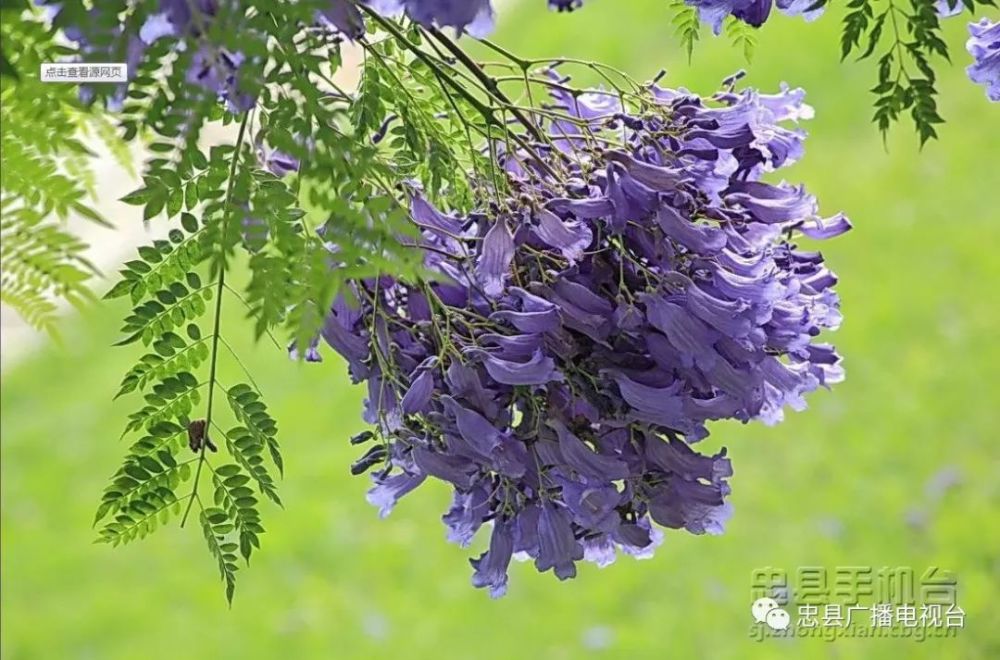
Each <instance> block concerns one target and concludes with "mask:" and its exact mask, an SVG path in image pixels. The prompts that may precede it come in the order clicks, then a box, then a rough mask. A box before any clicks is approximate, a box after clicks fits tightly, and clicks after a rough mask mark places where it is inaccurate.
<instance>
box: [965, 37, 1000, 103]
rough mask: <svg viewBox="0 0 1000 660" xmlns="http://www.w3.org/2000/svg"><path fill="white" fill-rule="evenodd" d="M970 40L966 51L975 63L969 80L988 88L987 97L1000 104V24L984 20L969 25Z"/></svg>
mask: <svg viewBox="0 0 1000 660" xmlns="http://www.w3.org/2000/svg"><path fill="white" fill-rule="evenodd" d="M969 35H970V36H969V40H968V41H967V42H966V43H965V48H966V50H968V51H969V55H972V59H973V63H972V64H970V65H969V66H968V68H967V69H966V72H967V73H968V74H969V79H970V80H971V81H972V82H974V83H979V84H980V85H984V86H985V87H986V96H987V98H989V100H990V101H993V102H994V103H998V102H1000V22H992V21H990V20H989V19H987V18H982V19H980V21H979V22H978V23H969Z"/></svg>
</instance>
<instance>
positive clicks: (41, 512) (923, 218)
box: [0, 0, 1000, 660]
mask: <svg viewBox="0 0 1000 660" xmlns="http://www.w3.org/2000/svg"><path fill="white" fill-rule="evenodd" d="M542 4H543V3H542V2H541V0H528V1H527V2H524V3H522V4H521V5H519V6H518V7H515V8H514V9H512V10H510V11H508V12H507V13H505V14H504V22H503V25H502V30H501V33H500V35H499V36H498V40H499V41H500V42H501V43H504V44H505V45H507V46H509V47H511V48H512V49H513V50H514V51H515V52H526V53H528V54H531V55H543V54H546V55H576V56H580V57H586V58H594V59H601V60H604V61H606V62H608V63H610V64H615V65H618V66H620V67H623V68H626V69H628V70H629V71H630V72H631V73H633V74H635V75H636V77H640V78H645V77H648V76H651V75H653V74H655V73H656V71H658V70H659V69H660V68H661V67H666V68H667V69H668V70H670V75H669V76H668V78H667V79H666V81H665V83H666V84H671V85H675V86H686V87H689V88H691V89H694V90H696V91H699V92H709V91H711V90H713V89H715V86H716V84H717V82H718V81H719V80H721V79H722V78H723V77H724V76H725V75H727V74H729V73H731V72H732V71H734V70H735V69H737V68H740V67H742V66H745V64H744V62H742V60H741V59H740V58H741V56H740V54H739V53H737V52H736V51H735V50H733V49H730V48H729V46H728V44H727V43H725V42H724V41H723V40H712V39H708V40H707V41H703V42H702V43H701V44H699V46H698V48H697V49H696V50H695V55H694V62H693V64H692V65H691V66H688V65H687V63H686V61H685V57H684V55H683V54H682V53H681V52H680V50H679V47H678V44H677V41H676V39H674V38H673V36H672V28H671V27H670V25H669V21H668V19H669V11H668V9H667V8H666V7H665V4H666V3H664V2H660V1H657V0H644V1H638V0H629V1H628V2H624V1H621V0H619V1H618V2H615V1H613V0H603V1H601V0H592V1H591V2H588V3H587V5H588V6H587V7H585V10H584V11H581V12H577V13H575V14H573V15H572V16H563V17H558V16H550V15H548V14H546V13H545V12H544V10H543V9H542V6H541V5H542ZM834 13H836V12H834ZM964 23H965V21H964V20H963V19H953V20H952V21H951V22H949V24H948V29H947V36H948V42H949V44H950V46H951V48H952V57H953V59H954V61H955V66H954V67H951V68H947V67H945V68H944V70H943V74H944V75H943V76H942V80H941V84H940V87H941V90H942V95H943V99H942V103H941V106H942V107H941V110H942V114H943V115H944V116H945V117H946V118H947V119H948V120H949V123H948V124H946V125H945V126H944V127H943V128H942V130H941V137H942V140H941V141H940V142H939V143H931V144H928V145H927V146H926V147H925V148H924V149H923V151H922V152H919V153H918V150H917V145H916V138H915V136H914V135H913V133H912V131H911V130H910V128H909V127H903V128H901V129H896V130H895V131H894V132H893V134H892V135H891V136H890V139H889V143H888V153H887V152H886V150H885V148H884V147H883V144H882V141H881V138H880V137H879V135H878V134H877V133H876V131H875V129H874V127H873V126H872V124H871V123H870V121H869V117H870V115H871V108H870V105H869V104H870V101H871V98H870V96H869V95H868V94H867V93H866V92H865V90H866V89H867V88H868V87H870V86H871V84H872V79H873V72H872V71H871V67H870V66H869V65H867V64H863V65H856V64H852V63H846V64H840V63H838V62H837V54H838V52H839V51H838V44H837V38H838V34H837V33H838V28H839V25H838V22H837V16H827V17H825V18H824V19H822V20H820V21H819V22H817V23H814V24H805V23H803V22H802V21H799V20H793V19H786V18H782V17H776V18H775V19H773V20H772V22H771V23H769V24H768V25H767V26H766V27H765V28H764V29H763V30H762V32H761V35H760V41H761V44H760V47H759V48H758V51H757V58H756V61H755V62H754V63H753V65H752V67H751V71H752V75H751V76H750V79H749V82H750V83H751V84H753V85H755V86H758V87H761V88H764V89H771V88H776V87H777V84H778V83H779V82H780V81H782V80H785V81H788V82H789V83H790V84H792V85H795V86H799V85H801V86H803V87H806V88H807V89H808V90H809V101H810V102H811V103H812V104H813V105H814V106H815V107H816V110H817V118H816V119H815V120H813V121H812V122H810V124H809V126H808V129H809V131H810V133H811V137H810V139H809V140H808V142H807V156H806V158H805V160H804V162H802V163H800V164H799V165H797V166H795V168H794V169H793V170H788V171H787V172H786V173H785V176H786V177H788V178H790V179H791V180H794V181H799V180H801V181H804V182H806V183H807V184H808V185H809V187H810V189H811V191H812V192H814V193H815V194H817V196H818V197H819V199H820V200H821V203H822V205H823V208H824V211H825V212H827V213H833V212H836V211H838V210H844V211H845V212H847V213H848V214H849V215H850V216H851V217H852V219H853V221H854V223H855V226H856V229H855V231H853V232H851V233H850V234H848V235H847V236H845V237H843V238H841V239H839V240H837V241H833V242H831V243H830V244H828V245H824V248H823V249H824V252H825V254H826V257H827V259H828V261H829V262H830V263H831V264H832V266H833V267H834V268H835V269H836V270H837V271H838V273H839V274H840V276H841V285H840V292H841V294H842V297H843V308H844V313H845V317H846V322H845V324H844V327H843V329H842V330H841V331H840V332H839V333H838V334H837V335H836V337H835V339H836V342H837V344H838V345H839V347H840V348H841V351H842V353H843V354H844V355H845V356H846V366H847V369H848V378H847V381H846V382H845V383H843V384H842V385H840V386H838V387H837V388H836V389H835V390H834V391H833V392H822V393H819V394H817V395H816V396H814V397H812V399H811V401H810V404H811V405H810V409H809V410H808V411H807V412H804V413H799V414H791V415H790V416H789V418H788V420H787V421H786V423H785V424H783V425H781V426H779V427H777V428H770V429H769V428H764V427H762V426H760V425H750V426H740V425H720V426H716V427H715V428H714V433H713V437H712V439H711V440H709V441H707V442H708V443H710V444H711V445H712V446H716V445H720V444H725V445H727V446H728V447H729V448H730V452H731V455H732V457H733V462H734V466H735V470H736V475H735V477H734V479H733V483H732V485H733V488H734V493H733V496H732V501H733V503H734V505H735V507H736V515H735V517H734V518H733V520H732V522H731V525H730V527H729V530H728V532H727V533H726V534H725V535H724V536H720V537H693V536H690V535H687V534H683V533H670V534H668V535H667V538H666V541H665V543H664V544H663V546H662V547H661V548H660V550H659V552H658V553H657V556H656V557H655V559H652V560H650V561H645V562H636V561H631V560H627V559H621V560H619V562H618V563H617V564H615V565H614V566H612V567H610V568H606V569H603V570H599V569H596V568H594V567H593V566H591V565H585V566H582V567H581V570H580V575H579V577H578V579H576V580H575V581H570V582H566V583H559V582H557V581H556V580H555V579H554V578H553V577H552V575H551V574H546V575H538V574H536V572H535V571H534V569H533V568H532V567H531V566H530V565H520V564H515V566H514V567H513V569H512V576H511V585H510V593H509V595H508V596H507V597H506V598H504V599H502V600H499V601H491V600H489V598H488V597H487V596H486V594H485V593H483V592H481V591H477V590H473V589H472V588H471V587H470V586H469V573H470V568H469V566H468V563H467V561H466V557H468V556H470V555H471V554H473V552H474V553H478V550H477V549H473V552H468V551H463V550H461V549H459V548H456V547H454V546H451V545H449V544H448V543H447V542H446V541H445V539H444V529H443V527H442V525H441V524H440V522H439V520H438V518H439V516H440V514H441V513H442V512H443V511H444V509H445V508H446V505H447V501H448V493H447V492H446V489H444V488H443V487H440V486H430V487H424V488H422V489H420V491H419V492H417V493H415V494H412V495H411V496H409V497H408V498H407V499H406V500H405V501H404V502H403V503H401V504H400V506H399V507H398V508H397V510H396V511H395V512H394V513H393V514H392V516H391V517H390V518H389V519H387V520H384V521H380V520H379V519H378V518H377V516H376V513H375V511H374V510H373V509H372V508H371V507H369V506H368V505H367V504H366V503H365V502H364V491H365V489H366V485H367V484H366V481H365V480H364V479H362V478H352V477H351V476H350V475H349V474H348V472H347V466H348V464H349V462H350V461H351V460H352V459H353V458H354V457H355V454H356V452H355V450H354V449H353V448H351V447H349V446H348V445H347V442H346V439H347V437H348V436H350V435H351V434H352V433H354V432H357V431H358V430H360V429H361V428H362V424H361V422H360V419H359V417H360V415H359V411H360V401H361V393H360V392H359V391H358V390H357V389H354V388H351V387H350V386H349V385H348V384H347V382H346V379H345V377H344V375H343V369H342V365H341V364H340V363H339V362H338V361H337V360H335V359H333V358H332V357H331V356H330V355H329V351H328V352H327V361H326V362H325V363H324V364H322V365H318V366H305V365H296V364H293V363H289V362H288V361H287V360H286V359H285V358H284V356H283V355H281V354H279V353H278V352H275V351H273V350H269V349H268V348H267V347H266V345H262V346H261V347H260V348H259V349H258V350H257V351H256V352H254V353H253V355H252V356H251V358H250V360H249V361H250V363H251V368H252V369H253V370H254V372H255V374H256V376H257V380H258V381H260V382H261V384H262V386H263V388H264V392H265V395H266V398H267V400H268V402H269V403H270V404H271V406H272V407H273V412H274V414H275V416H276V417H277V418H278V420H279V424H280V427H281V440H282V442H283V446H284V451H285V456H286V473H287V476H286V478H285V480H284V482H283V483H282V484H281V487H282V497H283V499H284V501H285V504H286V510H284V511H282V510H278V509H277V508H275V507H270V508H268V509H267V510H266V511H265V516H266V518H265V521H264V522H265V526H266V527H267V529H268V533H267V534H265V535H264V537H263V539H262V541H263V551H262V552H260V554H259V555H257V556H256V557H255V559H254V565H253V567H252V568H251V569H250V570H241V571H240V574H239V584H238V587H237V593H236V600H235V603H234V605H233V607H232V609H231V610H229V609H227V608H226V606H225V600H224V598H223V591H222V586H221V584H220V582H219V580H218V576H217V573H216V572H215V567H214V565H213V564H212V562H211V560H210V558H209V557H208V554H207V552H206V551H205V548H204V541H203V539H202V538H201V536H200V532H199V531H198V530H197V529H194V528H189V529H183V530H181V529H178V528H177V527H176V526H171V527H168V528H166V529H163V530H161V531H160V532H158V533H157V534H156V535H155V536H153V537H152V538H150V539H147V540H146V541H143V542H141V543H137V544H134V545H132V546H129V547H127V548H124V549H117V550H113V549H111V548H109V547H106V546H103V545H93V544H91V541H92V540H93V538H94V536H95V534H94V531H93V530H92V529H91V527H90V524H91V518H92V515H93V511H94V508H95V504H96V502H97V499H98V497H99V494H100V491H101V489H102V487H103V485H104V482H105V479H106V477H107V476H108V475H109V474H110V473H111V472H112V471H113V470H114V468H115V467H116V465H117V461H118V459H119V456H120V454H121V452H122V451H123V449H124V447H123V441H119V439H118V436H119V433H120V429H121V427H122V425H123V419H124V417H125V415H126V414H127V413H128V412H129V411H130V409H129V407H128V406H129V402H121V401H119V402H117V403H112V402H110V401H109V399H110V395H111V394H112V393H113V391H114V387H115V386H116V384H117V382H118V380H119V379H120V377H121V374H122V373H123V372H124V370H125V369H126V368H127V366H128V365H129V363H130V362H129V361H130V358H132V357H133V354H132V353H131V352H130V351H129V350H121V349H114V350H112V349H110V348H109V344H110V343H111V342H112V341H113V340H114V338H115V328H116V325H117V323H116V321H115V319H116V318H117V315H118V314H119V313H120V312H121V311H122V310H121V309H120V308H118V307H114V306H111V307H100V308H97V309H93V310H91V311H90V312H88V313H86V314H84V315H83V316H82V317H81V318H79V319H76V320H73V321H72V322H70V323H68V324H67V327H66V330H65V335H66V339H65V342H64V345H63V346H62V347H56V346H50V347H47V348H45V349H43V350H41V351H39V352H38V353H37V354H35V355H33V356H31V357H30V358H29V359H27V360H26V361H25V362H23V363H22V364H21V365H20V366H18V367H17V368H16V369H14V370H12V371H11V372H10V373H8V374H5V375H4V378H3V392H2V413H3V417H2V420H3V429H2V451H3V460H2V472H0V477H2V479H0V483H2V490H0V492H2V514H3V515H2V535H3V552H2V558H0V568H2V607H0V611H2V617H3V620H2V624H3V625H2V640H0V647H2V652H0V655H2V657H3V658H10V659H11V660H14V659H21V658H46V659H47V658H57V659H63V658H67V659H69V658H93V659H99V660H105V659H113V658H123V659H125V658H127V659H132V658H139V657H142V658H237V657H240V658H273V657H288V658H325V657H338V658H366V659H367V658H381V657H387V658H388V657H392V658H476V659H477V660H478V659H489V658H516V657H520V658H531V659H534V658H543V659H554V660H555V659H563V658H565V659H569V658H577V657H591V656H593V657H604V658H626V657H634V658H666V657H682V658H691V657H697V658H701V657H706V658H716V657H718V658H728V657H773V656H775V655H777V654H779V653H781V654H783V655H787V656H789V657H810V656H816V657H822V656H827V655H829V656H832V657H838V658H846V657H887V658H888V657H928V658H929V657H934V658H937V657H949V658H951V657H954V658H958V657H962V658H991V657H992V658H995V657H1000V607H998V605H997V601H996V598H997V596H998V594H997V590H996V585H997V584H1000V563H998V560H997V554H996V553H997V549H998V548H1000V514H998V511H1000V452H998V451H997V441H996V437H995V433H996V431H997V429H998V427H1000V424H998V422H1000V413H998V410H1000V409H998V406H997V402H998V400H1000V396H998V395H1000V387H998V385H997V376H996V372H997V368H998V366H1000V348H998V344H997V341H996V328H997V326H998V323H1000V312H998V309H1000V307H998V305H997V300H996V295H997V294H996V284H997V282H1000V260H998V259H997V258H996V256H995V250H996V249H997V246H998V245H1000V214H998V210H997V202H996V200H997V186H1000V177H998V176H997V174H998V171H997V165H996V162H995V161H996V155H997V154H998V153H1000V130H998V128H1000V121H998V118H1000V106H992V107H991V106H990V105H989V104H988V102H987V101H986V99H985V94H984V93H983V90H982V88H980V87H977V86H973V85H972V84H971V83H969V82H968V81H967V79H966V78H965V76H964V73H963V71H962V68H963V67H964V65H965V63H966V55H965V53H964V50H963V48H962V45H963V42H964V38H965V36H964ZM706 36H707V35H706ZM136 221H137V222H138V218H137V219H136ZM238 314H239V312H238V310H235V309H231V314H230V316H229V327H234V326H238V322H239V317H238ZM230 334H231V335H235V334H237V332H236V331H235V330H232V331H230ZM242 345H243V346H247V344H242ZM944 469H951V470H957V471H958V472H959V473H960V474H961V480H960V483H959V484H958V485H957V486H955V487H954V488H952V489H950V490H948V491H947V492H946V493H945V494H944V495H943V496H942V497H940V498H936V499H935V498H933V497H932V496H930V495H928V494H927V492H926V485H927V483H928V482H929V480H931V479H932V478H933V477H934V476H935V475H936V474H938V473H940V472H941V471H942V470H944ZM802 565H822V566H826V567H829V568H831V569H832V568H833V567H835V566H838V565H874V566H883V565H888V566H897V565H906V566H913V567H914V568H916V569H917V570H918V571H920V570H922V569H923V568H924V567H926V566H929V565H939V566H941V567H944V568H948V569H950V570H952V571H955V572H956V573H957V575H958V579H959V591H958V593H959V603H960V604H961V605H962V606H963V607H964V609H965V611H966V612H967V619H966V628H965V630H963V631H961V633H960V634H959V635H958V637H957V638H956V639H949V640H936V641H928V642H926V643H923V644H916V643H914V642H911V641H890V640H840V641H837V642H834V643H825V642H821V641H813V640H794V641H787V642H786V641H779V640H765V641H764V642H760V643H755V642H752V641H750V639H749V638H748V634H747V631H748V628H749V627H750V626H749V624H750V618H749V616H748V608H749V605H750V575H751V571H752V570H753V569H754V568H755V567H760V566H775V567H783V568H786V569H788V570H790V571H793V570H794V569H795V568H796V567H798V566H802Z"/></svg>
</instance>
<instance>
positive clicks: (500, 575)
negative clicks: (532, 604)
mask: <svg viewBox="0 0 1000 660" xmlns="http://www.w3.org/2000/svg"><path fill="white" fill-rule="evenodd" d="M513 554H514V529H513V525H512V524H511V523H510V522H509V521H496V522H495V523H493V533H492V534H491V535H490V549H489V550H487V551H486V552H484V553H483V554H482V555H481V556H480V557H479V559H472V560H470V561H471V562H472V566H473V568H475V569H476V572H475V573H473V574H472V585H473V586H474V587H476V588H482V587H488V588H489V590H490V597H492V598H499V597H500V596H503V595H504V594H505V593H506V592H507V566H509V565H510V559H511V556H512V555H513Z"/></svg>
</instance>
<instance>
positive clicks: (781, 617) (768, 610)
mask: <svg viewBox="0 0 1000 660" xmlns="http://www.w3.org/2000/svg"><path fill="white" fill-rule="evenodd" d="M750 614H751V615H753V620H754V621H756V622H757V623H766V624H767V627H768V628H770V629H771V630H785V629H786V628H788V625H789V623H790V622H791V617H789V616H788V612H786V611H785V610H783V609H781V608H780V607H778V601H776V600H774V599H773V598H758V599H757V600H755V601H754V602H753V605H751V606H750Z"/></svg>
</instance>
